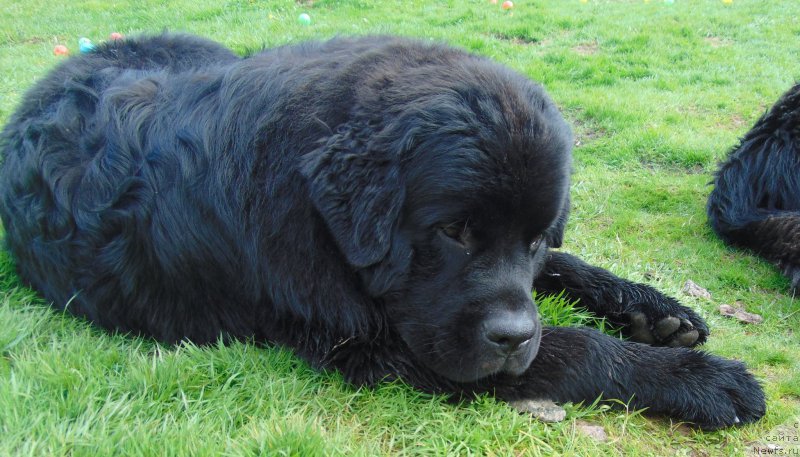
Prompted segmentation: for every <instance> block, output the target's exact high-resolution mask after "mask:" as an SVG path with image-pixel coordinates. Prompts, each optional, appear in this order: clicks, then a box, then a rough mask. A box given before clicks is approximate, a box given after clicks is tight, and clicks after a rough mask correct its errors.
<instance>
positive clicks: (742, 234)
mask: <svg viewBox="0 0 800 457" xmlns="http://www.w3.org/2000/svg"><path fill="white" fill-rule="evenodd" d="M707 209H708V219H709V222H710V223H711V227H712V228H713V229H714V231H715V232H716V233H717V235H719V236H720V238H722V240H723V241H725V242H726V243H728V244H730V245H733V246H738V247H742V248H745V249H751V250H752V251H754V252H755V253H757V254H758V255H760V256H762V257H764V258H765V259H767V260H769V261H770V262H773V263H775V264H776V265H778V267H779V268H781V270H782V271H783V273H784V274H785V275H786V276H787V277H788V278H789V280H790V281H791V286H792V290H794V291H796V290H797V288H798V286H800V84H797V85H795V86H794V87H792V88H791V89H789V90H788V91H787V92H786V93H785V94H783V96H782V97H781V98H780V99H779V100H778V101H777V102H776V103H775V105H774V106H772V108H771V109H770V110H769V111H768V112H767V113H766V114H764V115H763V116H761V119H759V120H758V121H757V122H756V124H755V125H754V126H753V128H752V129H750V131H749V132H747V134H746V135H745V136H744V138H742V140H741V142H740V143H739V145H738V146H736V147H735V148H733V149H732V150H731V152H730V153H729V154H728V158H727V159H726V160H725V162H723V163H722V164H721V165H720V167H719V170H717V173H716V175H715V176H714V190H713V191H712V192H711V195H709V197H708V207H707Z"/></svg>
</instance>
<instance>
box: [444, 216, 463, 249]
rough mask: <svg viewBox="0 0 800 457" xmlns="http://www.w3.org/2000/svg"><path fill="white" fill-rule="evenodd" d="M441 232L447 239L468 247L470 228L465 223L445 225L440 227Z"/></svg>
mask: <svg viewBox="0 0 800 457" xmlns="http://www.w3.org/2000/svg"><path fill="white" fill-rule="evenodd" d="M439 231H440V232H441V233H442V234H443V235H444V236H446V237H447V238H450V239H451V240H453V241H455V242H456V243H458V244H461V245H463V246H465V247H466V244H467V236H468V228H467V226H466V224H464V223H463V222H461V223H458V222H457V223H453V224H447V225H443V226H441V227H439Z"/></svg>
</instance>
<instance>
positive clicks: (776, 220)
mask: <svg viewBox="0 0 800 457" xmlns="http://www.w3.org/2000/svg"><path fill="white" fill-rule="evenodd" d="M728 236H729V237H730V238H731V239H733V240H734V242H735V243H736V244H738V245H739V246H742V247H745V248H749V249H752V250H754V251H756V252H757V253H758V254H759V255H761V256H762V257H764V258H765V259H767V260H770V261H772V262H774V263H775V264H777V265H778V267H779V268H780V269H781V271H782V272H783V274H784V275H786V277H787V278H789V280H790V281H791V283H792V290H793V291H795V292H797V289H798V286H800V213H797V212H793V211H781V212H775V213H774V214H773V215H770V216H765V217H764V218H763V219H761V220H758V221H755V222H751V223H749V224H747V225H745V226H744V227H742V228H740V229H736V230H732V231H731V232H730V233H729V234H728Z"/></svg>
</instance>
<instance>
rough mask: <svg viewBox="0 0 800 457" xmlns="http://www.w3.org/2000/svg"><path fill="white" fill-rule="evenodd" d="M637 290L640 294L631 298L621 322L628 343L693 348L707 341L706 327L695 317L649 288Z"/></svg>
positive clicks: (671, 299)
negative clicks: (630, 341)
mask: <svg viewBox="0 0 800 457" xmlns="http://www.w3.org/2000/svg"><path fill="white" fill-rule="evenodd" d="M637 286H639V287H641V288H642V289H643V290H641V291H639V292H641V293H632V294H630V297H628V300H627V303H623V307H622V308H623V309H624V310H625V311H624V312H623V313H622V316H621V319H620V321H622V324H623V328H624V330H623V332H624V333H625V335H626V336H628V337H629V338H630V339H631V340H633V341H636V342H638V343H645V344H651V345H655V346H672V347H681V346H682V347H692V346H696V345H698V344H703V343H704V342H705V341H706V338H707V337H708V334H709V331H708V326H707V325H706V323H705V321H703V319H702V318H701V317H700V316H698V315H697V313H695V312H694V311H693V310H691V309H690V308H687V307H686V306H683V305H681V304H680V303H678V302H677V300H675V299H673V298H670V297H667V296H666V295H663V294H661V293H660V292H658V291H656V290H655V289H652V288H650V287H649V286H645V285H643V284H637ZM623 300H625V297H624V296H623Z"/></svg>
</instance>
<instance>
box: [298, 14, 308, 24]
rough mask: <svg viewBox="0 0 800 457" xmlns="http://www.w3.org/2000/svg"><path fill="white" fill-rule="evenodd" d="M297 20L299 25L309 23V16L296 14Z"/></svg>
mask: <svg viewBox="0 0 800 457" xmlns="http://www.w3.org/2000/svg"><path fill="white" fill-rule="evenodd" d="M297 22H299V23H300V25H311V16H309V15H308V14H306V13H303V14H301V15H300V16H297Z"/></svg>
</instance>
